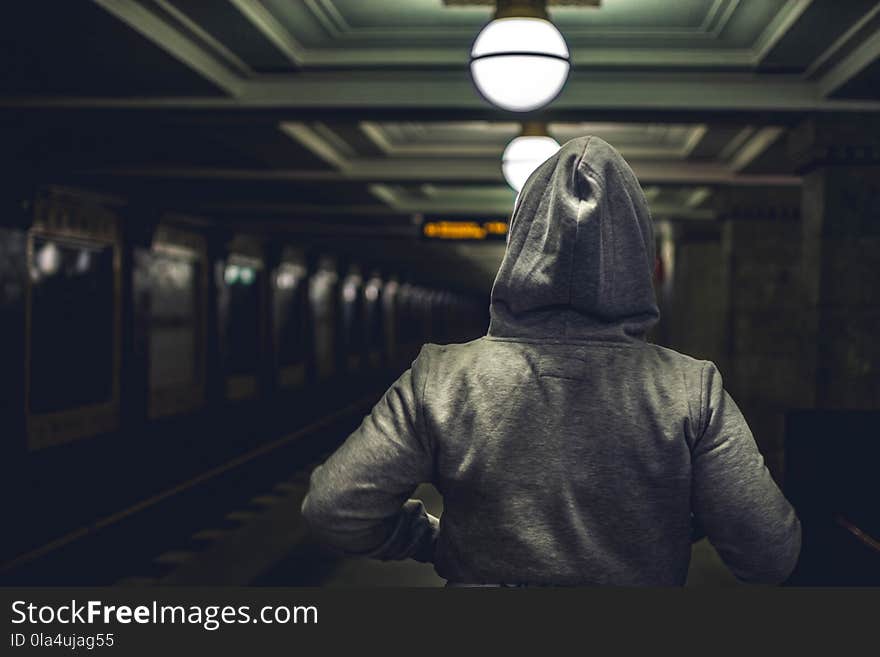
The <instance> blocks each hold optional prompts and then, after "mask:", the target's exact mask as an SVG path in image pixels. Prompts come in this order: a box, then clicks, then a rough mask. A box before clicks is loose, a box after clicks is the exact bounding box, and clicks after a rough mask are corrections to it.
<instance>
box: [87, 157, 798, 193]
mask: <svg viewBox="0 0 880 657" xmlns="http://www.w3.org/2000/svg"><path fill="white" fill-rule="evenodd" d="M629 164H630V166H631V167H632V168H633V171H635V173H636V175H637V176H638V178H639V181H640V182H641V183H642V184H643V185H648V184H661V185H662V184H671V185H755V186H797V185H800V184H801V178H800V177H799V176H790V175H771V174H760V175H752V174H743V173H737V172H736V171H733V170H731V169H730V168H728V167H727V166H725V165H722V164H717V163H712V162H686V161H675V160H673V161H657V160H644V161H639V160H632V161H630V162H629ZM76 173H77V174H83V175H89V176H93V175H97V176H110V177H135V178H169V179H182V180H266V181H271V180H276V181H284V180H289V181H308V182H337V181H346V180H348V181H360V182H379V183H381V182H432V183H438V182H453V181H454V182H465V183H493V184H503V183H504V178H503V176H502V173H501V166H500V164H499V162H498V161H497V160H495V159H469V160H463V159H460V158H433V159H428V160H425V159H419V158H412V159H410V158H394V159H384V158H375V159H373V158H362V159H356V160H352V161H351V162H350V163H348V166H347V167H346V168H345V169H343V170H340V171H316V170H307V169H229V168H205V167H166V166H145V167H114V168H99V169H87V170H82V171H78V172H76Z"/></svg>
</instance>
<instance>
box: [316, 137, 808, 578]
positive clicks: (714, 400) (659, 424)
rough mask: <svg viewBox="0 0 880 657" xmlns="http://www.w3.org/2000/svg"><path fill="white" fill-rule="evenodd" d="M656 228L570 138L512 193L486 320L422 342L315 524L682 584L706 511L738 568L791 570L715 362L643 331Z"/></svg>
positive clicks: (793, 545) (418, 549)
mask: <svg viewBox="0 0 880 657" xmlns="http://www.w3.org/2000/svg"><path fill="white" fill-rule="evenodd" d="M653 240H654V238H653V229H652V223H651V218H650V215H649V213H648V209H647V204H646V202H645V199H644V196H643V194H642V191H641V188H640V187H639V185H638V182H637V181H636V179H635V176H634V175H633V174H632V172H631V170H630V169H629V167H628V166H627V165H626V163H625V162H624V160H623V159H622V158H621V157H620V155H619V154H618V153H617V152H616V151H615V150H614V149H613V148H611V147H610V146H609V145H608V144H606V143H605V142H603V141H602V140H600V139H597V138H590V137H586V138H582V139H577V140H574V141H572V142H569V143H568V144H566V145H565V146H563V147H562V149H560V151H559V153H558V154H557V155H556V156H554V157H553V158H551V159H550V160H548V161H547V162H546V163H544V164H543V165H542V166H541V167H539V168H538V170H537V171H536V172H535V173H534V174H533V175H532V176H531V178H530V179H529V181H528V183H527V185H526V187H525V188H524V190H523V192H522V194H521V196H520V198H519V199H518V202H517V207H516V209H515V212H514V216H513V218H512V220H511V225H510V229H509V234H508V245H507V252H506V254H505V258H504V261H503V262H502V264H501V268H500V270H499V272H498V276H497V277H496V280H495V284H494V286H493V290H492V302H491V324H490V328H489V332H488V335H487V336H485V337H483V338H481V339H479V340H475V341H473V342H470V343H467V344H464V345H448V346H436V345H428V346H426V347H424V348H423V349H422V352H421V354H420V355H419V357H418V359H417V360H416V361H415V362H414V363H413V366H412V368H411V369H410V370H408V371H407V372H406V373H405V374H404V375H403V376H401V378H400V379H399V380H398V381H397V382H396V383H395V384H394V385H393V386H392V387H391V389H390V390H389V391H388V392H387V393H386V395H385V397H384V398H383V400H382V401H381V402H380V403H379V404H377V406H376V407H375V408H374V409H373V412H372V414H371V415H370V416H369V417H367V418H366V419H365V420H364V422H363V424H362V425H361V427H360V428H359V429H358V430H357V431H356V432H355V433H354V434H353V435H352V436H351V437H350V438H349V439H348V441H346V443H345V445H343V446H342V447H341V448H340V449H339V450H338V451H337V452H336V454H334V455H333V456H332V457H331V458H330V459H329V460H328V462H327V463H326V464H325V465H323V466H321V467H319V468H318V469H317V470H316V471H315V473H314V474H313V476H312V484H311V488H310V491H309V494H308V496H307V498H306V500H305V501H304V504H303V513H304V515H305V517H306V518H307V519H308V520H309V522H310V524H311V525H312V527H313V528H314V529H315V531H316V533H317V534H318V535H319V536H321V537H322V538H323V539H324V540H325V541H327V542H328V543H330V544H332V545H335V546H336V547H339V548H341V549H343V550H345V551H347V552H349V553H352V554H363V555H369V556H375V557H378V558H384V559H394V558H406V557H413V558H416V559H420V560H424V561H432V562H433V563H434V564H435V568H436V569H437V572H438V573H439V574H440V575H441V576H443V577H445V578H447V579H448V580H449V581H450V582H453V583H461V584H480V583H489V584H499V583H507V584H537V585H585V584H631V585H669V584H682V583H683V582H684V580H685V578H686V575H687V569H688V563H689V559H690V546H691V528H692V522H693V519H696V521H697V522H699V523H700V524H701V525H702V526H703V527H704V529H705V531H706V533H707V535H708V537H709V539H710V540H711V542H712V543H713V544H714V545H715V547H716V548H717V549H718V551H719V553H720V554H721V556H722V558H723V559H724V560H725V562H726V563H727V564H728V566H729V567H730V568H731V569H732V570H733V572H734V573H735V574H736V575H737V576H738V577H740V578H741V579H744V580H748V581H759V582H768V583H776V582H780V581H783V580H784V579H785V578H786V577H787V576H788V575H789V573H790V572H791V570H792V568H793V567H794V565H795V562H796V560H797V556H798V553H799V549H800V525H799V523H798V520H797V518H796V516H795V514H794V512H793V510H792V509H791V507H790V505H789V504H788V502H787V501H786V500H785V498H784V497H783V496H782V494H781V493H780V491H779V489H778V488H777V487H776V485H775V484H774V483H773V481H772V479H771V478H770V475H769V472H768V471H767V469H766V468H765V467H764V465H763V460H762V459H761V456H760V454H759V453H758V451H757V448H756V446H755V442H754V439H753V438H752V436H751V433H750V431H749V429H748V426H747V425H746V423H745V421H744V419H743V418H742V415H741V414H740V412H739V410H738V409H737V408H736V406H735V404H734V403H733V401H732V400H731V399H730V397H729V396H728V395H727V394H726V393H725V392H724V390H723V388H722V383H721V376H720V374H719V373H718V370H717V369H716V368H715V366H714V365H713V364H712V363H710V362H707V361H698V360H695V359H692V358H689V357H687V356H683V355H681V354H678V353H676V352H674V351H671V350H668V349H663V348H661V347H657V346H655V345H652V344H649V343H647V342H646V341H645V339H644V336H645V333H646V331H647V330H648V329H649V328H650V327H651V326H652V325H653V324H654V323H655V322H656V321H657V319H658V317H659V313H658V310H657V306H656V301H655V298H654V291H653V285H652V280H651V272H652V267H653V261H654V244H653ZM422 482H432V483H434V484H435V485H436V486H437V488H438V490H439V491H440V492H441V494H442V495H443V499H444V512H443V518H442V522H441V523H439V524H438V522H437V520H436V519H434V518H432V517H430V516H429V515H427V514H426V513H425V511H424V507H423V506H422V505H421V503H418V502H415V501H412V500H409V501H408V497H409V496H410V495H411V494H412V492H413V490H414V488H415V486H416V485H417V484H419V483H422Z"/></svg>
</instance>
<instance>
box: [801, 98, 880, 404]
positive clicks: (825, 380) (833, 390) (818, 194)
mask: <svg viewBox="0 0 880 657" xmlns="http://www.w3.org/2000/svg"><path fill="white" fill-rule="evenodd" d="M789 147H790V153H791V155H792V157H793V158H794V159H795V161H796V162H797V164H798V167H799V170H800V172H801V173H802V175H803V176H804V184H803V201H802V206H803V232H802V244H803V251H802V275H803V281H804V290H805V303H806V310H807V313H806V317H805V322H804V330H805V331H806V334H807V339H808V341H809V344H810V345H811V349H810V351H809V353H808V354H807V366H808V368H809V383H810V386H811V402H812V403H811V406H813V407H815V408H826V409H831V408H834V409H869V410H870V409H877V408H880V340H878V339H877V336H876V332H877V327H878V326H880V117H878V116H876V115H865V116H847V117H845V118H838V117H834V116H824V117H814V118H810V119H808V120H806V121H804V122H803V123H801V124H800V125H799V126H797V127H796V128H795V129H794V130H793V131H792V134H791V136H790V139H789Z"/></svg>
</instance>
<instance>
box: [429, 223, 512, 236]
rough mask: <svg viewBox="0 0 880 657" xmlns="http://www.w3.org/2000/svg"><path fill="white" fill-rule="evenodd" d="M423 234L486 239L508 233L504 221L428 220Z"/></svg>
mask: <svg viewBox="0 0 880 657" xmlns="http://www.w3.org/2000/svg"><path fill="white" fill-rule="evenodd" d="M422 235H424V236H425V237H427V238H429V239H439V240H485V239H488V238H497V237H502V238H503V237H504V236H505V235H507V222H504V221H483V222H477V221H426V222H425V223H424V224H422Z"/></svg>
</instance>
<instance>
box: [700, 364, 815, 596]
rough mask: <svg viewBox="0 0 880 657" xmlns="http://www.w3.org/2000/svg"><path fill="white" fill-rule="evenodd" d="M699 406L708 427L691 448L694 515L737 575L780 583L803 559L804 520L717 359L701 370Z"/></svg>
mask: <svg viewBox="0 0 880 657" xmlns="http://www.w3.org/2000/svg"><path fill="white" fill-rule="evenodd" d="M700 407H701V418H700V421H699V423H698V427H701V428H702V432H701V434H699V435H698V436H697V437H696V439H695V441H694V444H693V446H692V450H691V458H692V473H693V491H692V508H693V513H694V516H695V518H696V520H697V521H698V522H699V523H700V524H701V525H702V526H703V528H704V529H705V532H706V535H707V536H708V538H709V541H710V542H711V543H712V545H713V546H714V547H715V549H716V550H718V554H719V555H720V556H721V558H722V560H723V561H724V563H725V564H726V565H727V567H728V568H730V570H731V571H732V572H733V574H734V575H736V577H737V578H739V579H740V580H743V581H746V582H756V583H765V584H779V583H781V582H783V581H785V580H786V579H787V578H788V577H789V575H790V574H791V572H792V570H793V569H794V567H795V564H796V563H797V559H798V556H799V554H800V547H801V526H800V522H799V521H798V519H797V516H796V515H795V512H794V509H793V508H792V507H791V505H790V504H789V503H788V500H786V499H785V497H784V496H783V494H782V492H781V491H780V490H779V488H778V487H777V486H776V483H775V482H774V481H773V479H772V477H771V476H770V472H769V471H768V470H767V468H766V466H765V465H764V459H763V457H762V456H761V454H760V452H759V451H758V448H757V445H756V444H755V439H754V438H753V437H752V432H751V431H750V430H749V426H748V424H747V423H746V421H745V418H744V417H743V416H742V413H741V412H740V410H739V408H737V406H736V404H735V403H734V401H733V399H731V397H730V395H728V394H727V392H726V391H725V390H724V388H723V385H722V381H721V374H720V373H719V372H718V370H717V368H716V367H715V366H714V365H712V364H711V363H708V364H707V365H706V366H704V369H703V374H702V399H701V404H700Z"/></svg>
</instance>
